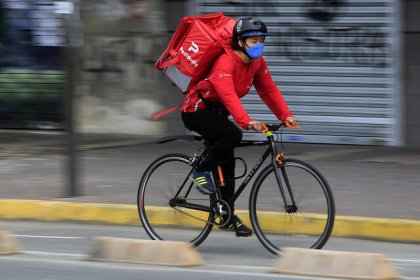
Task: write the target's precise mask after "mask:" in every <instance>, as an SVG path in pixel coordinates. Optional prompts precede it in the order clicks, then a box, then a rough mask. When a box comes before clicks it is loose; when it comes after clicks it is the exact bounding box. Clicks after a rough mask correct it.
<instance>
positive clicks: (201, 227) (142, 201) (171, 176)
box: [137, 154, 213, 246]
mask: <svg viewBox="0 0 420 280" xmlns="http://www.w3.org/2000/svg"><path fill="white" fill-rule="evenodd" d="M190 162H191V158H190V157H188V156H187V155H184V154H167V155H163V156H161V157H159V158H157V159H156V160H155V161H153V162H152V163H151V164H150V165H149V167H148V168H147V169H146V171H145V172H144V173H143V176H142V178H141V180H140V183H139V188H138V192H137V209H138V214H139V218H140V220H141V223H142V225H143V228H144V230H145V231H146V233H147V234H148V235H149V237H150V238H151V239H153V240H171V241H181V242H189V243H191V244H193V245H194V246H198V245H199V244H201V243H202V242H203V241H204V240H205V239H206V238H207V236H208V235H209V233H210V231H211V230H212V227H213V224H212V223H210V221H211V213H210V212H203V211H196V210H191V209H178V210H176V209H175V208H174V207H171V206H169V200H170V199H171V198H172V197H173V196H174V195H175V193H176V191H177V190H178V189H179V188H180V186H181V184H182V183H181V182H183V181H184V180H187V182H188V184H190V182H191V181H189V180H190V179H188V177H187V176H188V174H189V172H190V171H191V169H192V167H191V166H190ZM188 187H190V185H188ZM184 189H186V188H184ZM188 199H197V200H199V201H201V200H202V201H204V202H203V203H206V202H205V201H206V200H209V199H208V196H205V195H203V194H200V193H198V191H197V190H196V188H195V187H192V188H191V191H190V192H189V194H188ZM207 204H208V205H209V204H210V202H209V203H207ZM179 210H181V211H179ZM185 213H188V214H189V215H196V217H200V218H201V219H202V220H204V221H200V220H198V219H195V218H192V217H190V216H188V214H185Z"/></svg>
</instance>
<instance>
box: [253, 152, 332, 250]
mask: <svg viewBox="0 0 420 280" xmlns="http://www.w3.org/2000/svg"><path fill="white" fill-rule="evenodd" d="M277 168H278V171H279V174H280V177H281V181H282V187H283V190H284V192H285V196H286V197H287V205H285V204H284V200H283V198H282V195H281V192H280V188H279V186H278V183H277V181H276V177H275V173H274V169H273V167H272V166H271V165H270V166H267V167H266V168H265V169H264V170H263V171H261V173H260V174H259V175H258V177H257V178H256V180H255V183H254V185H253V187H252V190H251V195H250V200H249V203H250V205H249V208H250V218H251V223H252V226H253V228H254V230H255V234H256V236H257V237H258V239H259V240H260V242H261V243H262V244H263V245H264V247H265V248H267V249H268V250H269V251H270V252H272V253H273V254H278V253H279V252H280V250H281V247H300V248H313V249H321V248H322V247H323V246H324V244H325V243H326V242H327V240H328V238H329V237H330V235H331V231H332V229H333V226H334V218H335V205H334V198H333V194H332V192H331V189H330V187H329V185H328V183H327V181H326V180H325V178H324V177H323V176H322V175H321V174H320V173H319V172H318V171H317V170H316V169H315V168H314V167H312V166H311V165H309V164H308V163H305V162H303V161H300V160H296V159H286V160H284V164H283V165H282V166H278V167H277ZM287 185H289V186H290V189H289V188H288V187H287ZM291 197H293V199H294V202H295V203H293V202H292V199H291Z"/></svg>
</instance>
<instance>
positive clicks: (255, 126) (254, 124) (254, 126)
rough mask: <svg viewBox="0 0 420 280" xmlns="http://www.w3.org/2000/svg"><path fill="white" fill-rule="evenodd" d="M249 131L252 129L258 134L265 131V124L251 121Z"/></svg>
mask: <svg viewBox="0 0 420 280" xmlns="http://www.w3.org/2000/svg"><path fill="white" fill-rule="evenodd" d="M248 129H252V130H255V131H258V132H262V131H263V123H262V122H259V121H250V122H249V124H248Z"/></svg>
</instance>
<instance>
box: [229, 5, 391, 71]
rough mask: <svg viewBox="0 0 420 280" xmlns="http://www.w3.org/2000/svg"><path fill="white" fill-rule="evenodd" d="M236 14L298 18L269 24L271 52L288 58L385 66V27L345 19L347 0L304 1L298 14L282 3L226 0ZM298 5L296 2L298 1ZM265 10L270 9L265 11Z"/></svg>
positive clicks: (304, 60)
mask: <svg viewBox="0 0 420 280" xmlns="http://www.w3.org/2000/svg"><path fill="white" fill-rule="evenodd" d="M227 4H229V5H233V6H236V9H235V11H237V12H236V13H240V14H241V15H248V16H255V15H259V14H262V13H264V14H265V15H267V16H278V15H280V16H289V15H290V16H293V17H297V18H299V20H295V21H293V20H292V21H291V22H287V23H283V24H279V25H277V26H269V29H270V30H269V31H270V33H272V35H274V36H273V37H271V38H270V39H269V41H268V42H270V43H271V44H272V45H273V47H272V48H273V52H274V53H276V54H277V55H280V56H284V57H286V58H287V59H288V60H289V61H300V62H334V63H337V62H342V63H346V64H353V65H359V66H368V67H386V65H387V63H389V62H388V61H387V57H388V56H389V52H390V49H389V47H388V44H387V42H386V38H387V36H388V34H387V32H386V30H385V28H384V27H381V26H378V24H375V23H369V22H364V21H363V19H362V20H361V22H351V21H348V19H349V18H351V16H352V15H349V14H348V13H349V10H351V7H350V1H348V0H307V1H305V2H302V3H301V4H300V9H299V14H298V15H296V14H294V13H292V12H290V13H289V14H288V11H287V8H284V7H281V5H280V6H279V4H281V2H279V1H270V0H264V1H259V2H258V5H256V4H255V3H241V1H227ZM297 5H299V4H297ZM267 9H270V11H269V12H268V11H267Z"/></svg>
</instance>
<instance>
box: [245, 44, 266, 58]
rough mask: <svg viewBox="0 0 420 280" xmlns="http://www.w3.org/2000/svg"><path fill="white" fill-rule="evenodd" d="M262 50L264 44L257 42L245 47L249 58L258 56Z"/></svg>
mask: <svg viewBox="0 0 420 280" xmlns="http://www.w3.org/2000/svg"><path fill="white" fill-rule="evenodd" d="M263 50H264V44H257V45H254V46H252V47H249V48H247V49H246V53H247V54H248V55H249V57H251V58H259V57H260V56H261V55H262V53H263Z"/></svg>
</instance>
